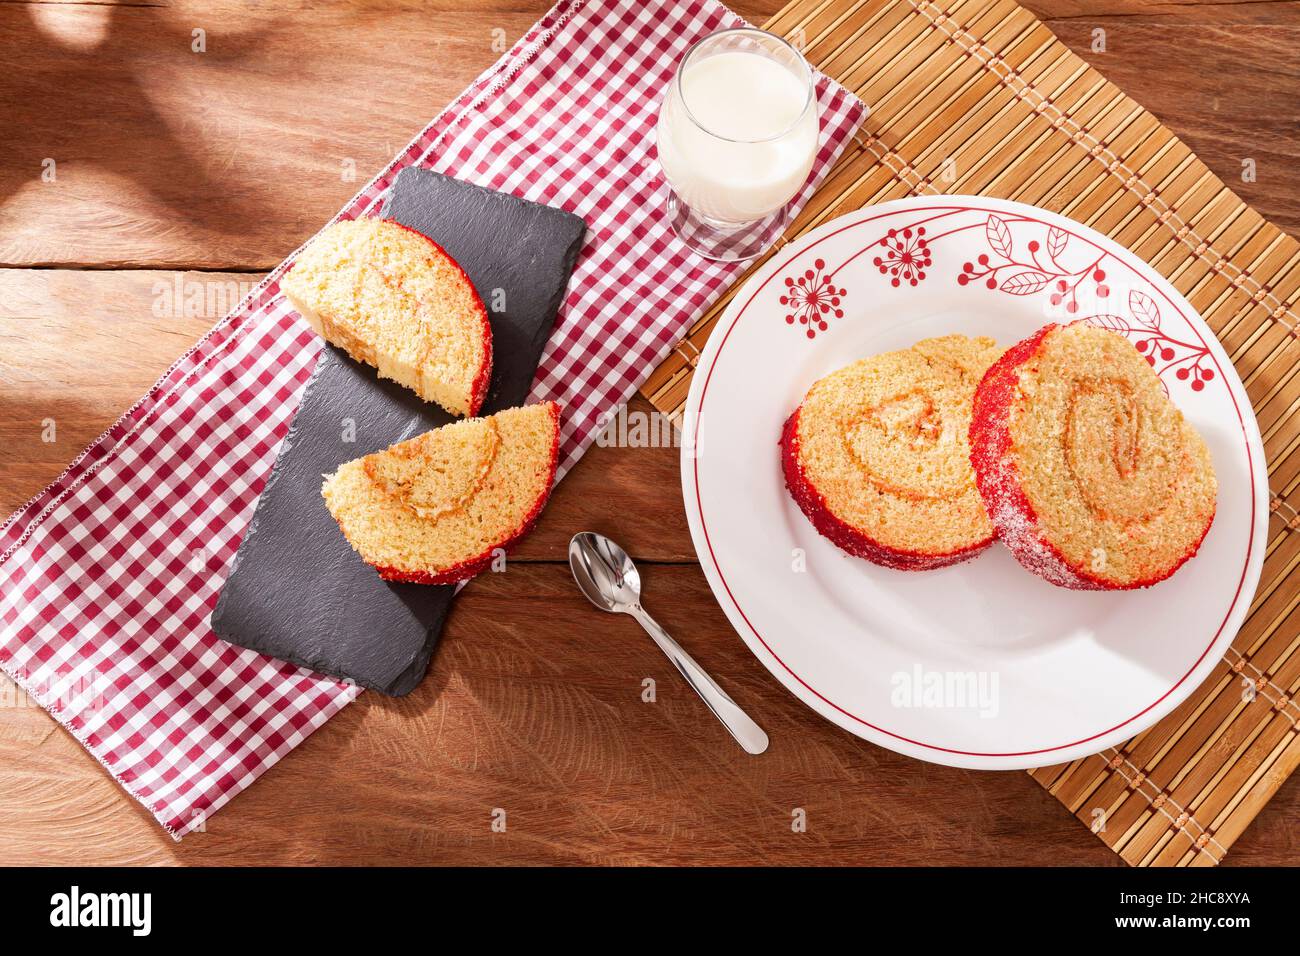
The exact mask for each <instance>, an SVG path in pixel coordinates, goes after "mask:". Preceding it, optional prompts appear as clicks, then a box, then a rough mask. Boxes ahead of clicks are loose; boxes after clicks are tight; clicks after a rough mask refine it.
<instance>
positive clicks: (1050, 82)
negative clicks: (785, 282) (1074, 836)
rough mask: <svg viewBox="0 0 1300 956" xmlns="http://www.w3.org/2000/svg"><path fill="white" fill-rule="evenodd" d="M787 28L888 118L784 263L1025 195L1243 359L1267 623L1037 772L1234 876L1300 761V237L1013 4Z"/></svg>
mask: <svg viewBox="0 0 1300 956" xmlns="http://www.w3.org/2000/svg"><path fill="white" fill-rule="evenodd" d="M766 26H767V29H769V30H772V31H774V32H776V33H780V34H782V35H784V36H787V37H789V38H791V40H792V41H793V42H796V43H799V44H802V47H803V49H804V51H805V53H806V54H807V56H808V59H809V61H810V62H812V63H813V64H814V65H815V66H817V67H818V68H819V69H821V70H822V71H823V72H825V73H826V74H827V75H829V76H831V77H833V78H835V79H836V80H838V81H839V82H841V83H843V84H844V85H845V86H846V87H848V88H849V89H851V90H853V91H854V92H855V93H856V94H857V95H858V96H860V97H861V98H862V99H863V100H864V101H865V102H866V103H867V104H868V105H869V106H870V107H871V116H870V118H869V119H868V120H867V122H866V124H865V125H864V127H863V129H862V130H861V131H860V132H859V134H858V137H857V141H856V143H855V145H854V147H853V148H851V149H850V150H848V151H846V153H845V155H844V156H842V157H841V158H840V160H839V163H838V164H837V165H836V167H835V169H834V170H833V172H832V174H831V175H830V176H829V177H828V178H827V180H826V182H825V183H824V184H823V186H822V188H821V189H820V190H819V191H818V193H817V195H816V196H814V197H813V200H812V201H811V202H810V203H809V204H808V206H807V207H806V208H805V209H804V210H803V212H802V213H801V214H800V215H799V217H798V218H797V219H796V220H795V222H794V223H792V225H791V227H790V229H789V230H788V232H787V234H786V237H785V238H784V239H783V240H782V241H781V242H780V243H778V244H777V246H776V248H775V249H773V250H772V252H769V253H768V256H770V255H772V254H773V253H775V252H776V251H778V250H779V249H780V248H781V247H782V246H784V245H785V243H786V242H787V241H789V240H790V239H793V238H795V237H797V236H799V235H802V234H803V233H805V232H807V231H809V230H811V229H814V228H816V227H817V226H819V225H821V224H822V223H824V222H827V221H829V220H830V219H833V218H835V217H836V216H839V215H842V214H844V213H846V212H850V211H852V210H854V209H859V208H861V207H863V206H866V205H869V204H872V203H878V202H883V201H885V200H887V199H894V198H898V197H901V196H907V195H926V194H935V193H975V194H980V195H987V196H998V197H1002V198H1006V199H1016V200H1020V201H1022V202H1028V203H1032V204H1034V205H1038V206H1042V207H1045V208H1047V209H1052V210H1054V211H1057V212H1060V213H1063V214H1065V215H1067V216H1070V217H1071V218H1073V219H1076V220H1078V221H1080V222H1083V223H1086V224H1087V225H1089V226H1091V227H1092V228H1094V229H1097V230H1098V231H1100V232H1103V233H1106V234H1107V235H1109V236H1111V237H1112V238H1114V239H1115V240H1116V241H1117V242H1120V243H1122V244H1123V245H1125V246H1126V247H1128V248H1129V249H1132V250H1133V251H1134V252H1135V253H1136V254H1138V255H1139V256H1141V257H1142V258H1143V259H1145V260H1147V261H1148V262H1150V263H1152V264H1153V266H1154V267H1155V268H1156V269H1158V270H1159V271H1160V272H1161V273H1162V274H1163V275H1164V276H1166V277H1167V278H1168V279H1169V280H1170V282H1172V283H1173V285H1174V286H1175V287H1176V288H1177V289H1178V290H1179V291H1180V292H1181V293H1182V294H1183V295H1185V296H1186V297H1187V298H1188V300H1189V301H1190V302H1191V303H1192V305H1193V306H1194V307H1196V309H1197V310H1198V311H1199V312H1200V313H1201V315H1202V316H1203V317H1204V318H1205V320H1206V322H1207V323H1208V324H1209V326H1210V327H1211V328H1212V329H1213V330H1214V331H1215V333H1216V335H1218V336H1219V338H1220V340H1221V341H1222V343H1223V345H1224V348H1225V349H1226V350H1227V352H1228V354H1229V355H1230V357H1231V358H1232V361H1233V363H1234V365H1235V366H1236V368H1237V371H1238V372H1239V373H1240V375H1241V378H1242V381H1243V382H1245V384H1246V389H1247V392H1248V393H1249V395H1250V398H1251V401H1252V403H1253V404H1254V406H1255V411H1256V415H1257V416H1258V419H1259V425H1260V431H1261V433H1262V435H1263V438H1264V447H1265V453H1266V455H1267V458H1268V470H1269V477H1270V487H1271V490H1272V499H1271V505H1270V507H1271V520H1270V525H1269V537H1268V546H1267V551H1266V557H1265V562H1264V570H1263V574H1262V577H1261V580H1260V587H1259V591H1258V593H1257V594H1256V596H1255V599H1254V603H1253V604H1252V607H1251V612H1250V616H1249V617H1248V618H1247V620H1246V623H1245V625H1244V626H1243V627H1242V629H1241V632H1240V633H1239V634H1238V635H1237V637H1236V639H1235V640H1234V641H1233V644H1232V647H1231V649H1230V651H1229V653H1228V654H1227V656H1226V657H1225V658H1224V660H1223V661H1222V662H1221V663H1220V665H1219V666H1218V667H1217V668H1216V669H1215V671H1214V672H1213V673H1212V674H1211V676H1210V678H1209V679H1207V680H1206V681H1205V683H1204V684H1202V685H1201V687H1199V688H1198V689H1197V690H1196V691H1195V692H1194V693H1193V694H1192V695H1191V696H1190V697H1189V698H1188V699H1187V700H1186V701H1184V702H1183V704H1182V705H1181V706H1179V707H1178V708H1177V709H1176V710H1175V711H1174V712H1173V713H1171V714H1169V715H1168V716H1167V717H1166V718H1165V719H1164V720H1162V721H1160V723H1158V724H1156V725H1155V726H1154V727H1151V728H1149V729H1148V730H1146V731H1144V732H1143V733H1141V734H1139V735H1138V736H1136V737H1134V738H1133V739H1132V740H1129V741H1127V742H1125V743H1124V744H1123V745H1122V746H1120V747H1115V748H1110V749H1108V750H1106V751H1104V752H1103V753H1101V754H1097V755H1094V756H1092V757H1088V758H1085V759H1083V760H1077V761H1074V762H1073V763H1070V764H1062V765H1059V766H1055V767H1042V768H1039V769H1037V770H1032V771H1030V774H1031V776H1033V778H1034V779H1035V780H1037V781H1038V782H1039V784H1040V785H1042V786H1043V787H1044V788H1045V789H1046V790H1047V791H1048V792H1049V793H1051V794H1052V795H1053V796H1055V797H1056V798H1057V799H1058V800H1059V801H1060V802H1061V803H1062V804H1064V805H1065V806H1066V807H1067V808H1068V809H1069V810H1070V812H1072V813H1074V814H1075V816H1077V817H1078V818H1079V820H1080V821H1081V822H1082V823H1083V824H1084V825H1086V826H1088V827H1089V828H1091V829H1092V830H1093V832H1094V833H1096V834H1097V835H1098V836H1099V837H1100V838H1101V839H1102V840H1103V841H1104V842H1105V843H1106V844H1107V845H1108V846H1109V847H1111V848H1112V849H1113V850H1114V851H1115V852H1116V853H1118V854H1119V855H1120V856H1121V858H1123V859H1124V860H1125V861H1127V862H1128V863H1130V864H1132V865H1135V866H1151V865H1155V866H1206V865H1214V864H1216V863H1218V862H1220V861H1221V860H1222V859H1223V856H1224V854H1225V853H1227V852H1228V849H1229V848H1230V847H1231V846H1232V843H1233V841H1234V840H1235V839H1236V838H1237V837H1238V836H1239V835H1240V834H1241V832H1242V831H1243V830H1244V829H1245V827H1246V826H1247V825H1248V824H1249V823H1250V821H1251V820H1252V819H1254V817H1255V815H1256V814H1257V813H1258V812H1259V810H1260V809H1261V808H1262V807H1263V806H1264V804H1265V803H1267V802H1268V800H1269V798H1270V797H1271V796H1272V795H1273V794H1274V793H1275V792H1276V791H1277V789H1278V788H1279V787H1280V786H1281V785H1282V782H1283V781H1284V780H1286V778H1287V777H1288V776H1289V775H1290V774H1291V773H1292V771H1294V770H1295V768H1296V766H1297V764H1300V703H1298V702H1297V700H1296V696H1297V692H1298V691H1300V319H1298V318H1297V301H1298V300H1300V244H1298V243H1297V242H1296V241H1295V240H1294V239H1292V238H1291V237H1289V236H1287V235H1286V234H1285V233H1283V232H1282V231H1281V230H1279V229H1278V228H1277V227H1275V226H1273V225H1272V224H1271V223H1269V222H1267V221H1266V220H1264V219H1263V217H1261V216H1260V215H1259V214H1258V213H1257V212H1255V210H1253V209H1251V208H1250V207H1249V206H1248V205H1246V204H1245V203H1244V202H1242V201H1241V200H1240V199H1239V198H1238V197H1237V196H1236V195H1234V194H1233V193H1232V192H1231V191H1230V190H1229V189H1228V188H1227V187H1226V186H1225V185H1224V184H1223V182H1222V181H1220V180H1219V179H1218V178H1217V177H1216V176H1214V174H1213V173H1211V172H1210V170H1209V169H1208V168H1207V167H1206V166H1205V164H1204V163H1202V162H1201V161H1200V160H1199V159H1197V158H1196V156H1195V155H1194V154H1193V153H1192V151H1191V150H1190V149H1188V147H1187V146H1186V145H1185V144H1184V143H1182V142H1181V141H1180V140H1179V139H1178V138H1177V137H1175V136H1174V135H1173V134H1172V133H1170V132H1169V130H1167V129H1165V128H1164V127H1163V126H1161V125H1160V123H1159V122H1158V121H1157V120H1156V119H1155V118H1154V117H1153V116H1152V115H1151V114H1149V113H1148V112H1147V111H1146V110H1144V109H1142V107H1140V106H1139V105H1138V104H1137V103H1135V102H1134V101H1133V100H1131V99H1130V98H1129V97H1127V96H1125V95H1124V93H1123V92H1122V91H1120V90H1119V89H1118V88H1116V87H1115V86H1114V85H1113V84H1111V83H1109V82H1107V81H1106V79H1105V78H1104V77H1102V76H1101V75H1100V74H1099V73H1098V72H1097V71H1096V70H1094V69H1093V68H1092V67H1091V66H1089V65H1088V64H1087V63H1085V62H1084V61H1083V60H1082V59H1080V58H1079V57H1078V56H1076V55H1075V54H1074V53H1072V52H1071V51H1070V50H1069V49H1068V48H1067V47H1066V46H1065V45H1064V44H1062V43H1061V42H1060V41H1059V40H1057V39H1056V37H1055V36H1053V34H1052V33H1051V31H1050V30H1048V29H1047V27H1045V26H1044V25H1043V24H1042V23H1039V22H1038V21H1037V20H1036V19H1035V18H1034V17H1033V15H1032V14H1030V13H1029V12H1028V11H1026V10H1024V9H1023V8H1021V7H1019V6H1018V5H1016V4H1015V3H1014V2H1012V0H944V2H941V3H940V2H934V0H795V2H793V3H790V4H789V5H788V6H786V7H785V8H784V9H782V10H781V11H780V12H779V13H777V14H776V15H775V16H774V17H773V18H772V19H771V20H770V21H769V22H768V23H767V25H766ZM765 260H766V257H764V259H762V260H759V262H758V263H756V264H755V265H754V267H753V269H757V268H758V267H759V266H760V265H761V264H762V262H763V261H765ZM753 269H751V271H753ZM741 284H743V279H742V281H741V282H738V283H737V284H736V286H733V288H732V289H731V290H730V291H729V292H728V293H727V294H725V295H724V296H723V297H722V298H721V299H720V300H719V301H718V302H717V303H716V304H715V305H714V306H713V308H711V309H710V310H709V311H708V312H707V313H706V314H705V315H704V316H703V317H702V318H701V319H700V320H699V322H697V323H696V324H695V326H694V327H693V328H692V329H691V330H690V332H689V333H688V334H687V335H686V336H685V338H683V340H682V341H681V343H680V344H679V345H678V346H677V348H676V350H675V351H674V353H673V354H672V355H671V356H670V357H669V359H668V360H667V361H666V362H665V363H664V364H663V365H662V366H660V367H659V368H658V369H656V370H655V371H654V373H653V374H652V375H651V376H650V378H649V380H648V381H647V382H646V384H645V385H644V386H643V388H642V392H643V393H644V394H645V395H646V397H647V398H648V399H649V400H650V401H651V403H652V404H654V405H655V407H656V408H658V409H659V410H660V411H662V412H664V413H665V414H667V415H670V416H672V417H673V418H675V419H676V418H679V417H680V415H681V412H682V409H683V406H684V404H685V402H686V395H687V392H688V390H689V388H690V381H691V374H692V372H693V370H694V367H695V363H696V361H697V360H698V358H699V355H700V353H701V350H702V349H703V347H704V343H705V341H706V340H707V339H708V336H709V333H710V331H712V329H713V326H714V324H715V323H716V322H717V320H718V317H719V316H720V315H721V314H722V313H723V312H724V311H725V310H726V308H727V305H728V303H729V302H730V301H731V298H732V296H733V295H734V294H735V292H736V290H737V289H738V288H739V286H740V285H741Z"/></svg>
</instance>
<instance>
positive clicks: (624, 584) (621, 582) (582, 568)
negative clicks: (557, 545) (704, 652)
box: [569, 531, 767, 754]
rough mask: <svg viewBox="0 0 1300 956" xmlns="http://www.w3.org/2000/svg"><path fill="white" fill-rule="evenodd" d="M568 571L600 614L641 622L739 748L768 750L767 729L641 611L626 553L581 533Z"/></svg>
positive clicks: (593, 535) (601, 537) (637, 584)
mask: <svg viewBox="0 0 1300 956" xmlns="http://www.w3.org/2000/svg"><path fill="white" fill-rule="evenodd" d="M569 567H570V568H571V569H572V570H573V579H574V580H575V581H577V582H578V587H579V588H581V589H582V593H583V594H585V595H587V598H588V600H590V601H591V603H592V604H594V605H596V607H598V608H600V609H601V610H602V611H610V612H613V613H616V614H630V615H631V616H632V617H634V618H636V619H637V621H638V622H639V623H640V624H641V626H642V627H643V628H645V630H646V633H647V634H649V635H650V636H651V637H653V638H654V641H655V643H656V644H658V645H659V649H660V650H661V651H663V652H664V653H665V654H666V655H667V656H668V659H669V660H670V661H672V662H673V666H674V667H676V668H677V670H678V671H680V672H681V675H682V676H683V677H685V678H686V683H688V684H690V685H691V687H693V688H695V693H697V694H699V695H700V697H702V698H703V699H704V703H706V704H708V705H709V710H711V711H713V714H714V716H715V717H717V718H718V720H720V721H722V726H724V727H726V728H727V730H729V731H730V732H731V736H733V737H735V738H736V742H737V743H739V744H740V746H742V747H744V748H745V750H746V751H747V752H748V753H751V754H761V753H762V752H763V751H764V750H766V749H767V734H765V733H763V728H762V727H760V726H758V724H756V723H754V722H753V721H752V720H750V718H749V715H748V714H746V713H745V712H744V711H743V710H741V709H740V707H739V705H738V704H737V703H736V702H735V701H734V700H732V699H731V697H730V696H728V694H727V692H726V691H725V690H723V689H722V688H721V687H719V686H718V685H717V683H716V682H715V681H714V680H713V678H712V677H710V676H709V675H708V674H706V673H705V671H704V668H702V667H701V666H700V665H699V664H697V663H695V659H694V658H693V657H691V655H690V654H687V653H686V651H684V650H682V646H681V645H680V644H678V643H677V642H676V641H674V640H673V639H672V638H671V637H669V636H668V632H667V631H665V630H664V629H663V628H662V627H660V626H659V624H658V622H657V621H655V619H654V618H652V617H651V616H650V615H649V614H647V613H646V612H645V608H643V607H641V575H640V574H638V573H637V570H636V565H635V564H633V563H632V559H631V558H630V557H628V555H627V552H626V551H624V550H623V549H622V548H620V547H619V546H618V545H616V544H615V543H614V542H613V541H611V540H609V538H606V537H605V536H604V535H601V534H596V533H595V532H594V531H580V532H579V533H578V534H575V535H574V536H573V539H572V540H571V541H570V542H569Z"/></svg>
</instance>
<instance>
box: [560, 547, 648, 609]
mask: <svg viewBox="0 0 1300 956" xmlns="http://www.w3.org/2000/svg"><path fill="white" fill-rule="evenodd" d="M569 569H570V570H571V571H573V579H574V580H575V581H577V582H578V587H579V588H580V589H581V591H582V593H583V594H585V595H587V600H589V601H591V603H592V604H594V605H596V607H598V608H600V609H601V610H602V611H609V612H611V613H614V614H619V613H627V611H628V610H629V609H630V608H631V607H632V606H633V605H639V604H640V603H641V575H640V573H638V571H637V569H636V565H635V564H633V563H632V559H631V558H630V557H629V556H628V553H627V552H626V551H624V550H623V549H622V548H620V547H619V546H618V545H617V544H615V543H614V542H613V541H611V540H610V539H609V538H606V537H605V536H604V535H602V534H596V533H595V532H592V531H580V532H578V533H577V534H575V535H574V536H573V539H572V540H571V541H569Z"/></svg>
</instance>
